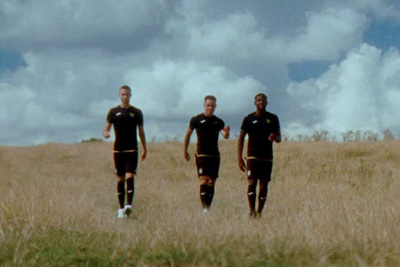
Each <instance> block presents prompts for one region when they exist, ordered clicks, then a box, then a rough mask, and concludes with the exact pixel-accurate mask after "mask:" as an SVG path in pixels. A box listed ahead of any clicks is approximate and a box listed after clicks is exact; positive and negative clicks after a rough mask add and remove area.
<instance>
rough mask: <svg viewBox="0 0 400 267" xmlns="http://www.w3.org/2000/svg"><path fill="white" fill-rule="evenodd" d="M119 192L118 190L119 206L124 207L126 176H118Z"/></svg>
mask: <svg viewBox="0 0 400 267" xmlns="http://www.w3.org/2000/svg"><path fill="white" fill-rule="evenodd" d="M117 192H118V201H119V207H120V209H123V208H124V204H125V177H124V176H118V183H117Z"/></svg>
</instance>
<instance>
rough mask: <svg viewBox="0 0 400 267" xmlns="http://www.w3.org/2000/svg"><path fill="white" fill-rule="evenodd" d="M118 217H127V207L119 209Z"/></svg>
mask: <svg viewBox="0 0 400 267" xmlns="http://www.w3.org/2000/svg"><path fill="white" fill-rule="evenodd" d="M117 218H118V219H122V218H125V209H118V213H117Z"/></svg>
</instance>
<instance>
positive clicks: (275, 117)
mask: <svg viewBox="0 0 400 267" xmlns="http://www.w3.org/2000/svg"><path fill="white" fill-rule="evenodd" d="M280 128H281V126H280V124H279V118H278V116H276V115H275V116H274V133H278V130H279V129H280Z"/></svg>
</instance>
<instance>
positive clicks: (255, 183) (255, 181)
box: [247, 179, 257, 186]
mask: <svg viewBox="0 0 400 267" xmlns="http://www.w3.org/2000/svg"><path fill="white" fill-rule="evenodd" d="M247 182H248V183H249V185H250V186H257V180H256V179H247Z"/></svg>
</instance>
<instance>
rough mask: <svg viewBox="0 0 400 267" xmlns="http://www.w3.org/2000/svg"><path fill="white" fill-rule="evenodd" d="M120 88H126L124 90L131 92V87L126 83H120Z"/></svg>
mask: <svg viewBox="0 0 400 267" xmlns="http://www.w3.org/2000/svg"><path fill="white" fill-rule="evenodd" d="M121 89H126V90H128V91H129V92H132V90H131V88H130V87H129V86H128V85H122V86H121V87H120V88H119V90H121Z"/></svg>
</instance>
